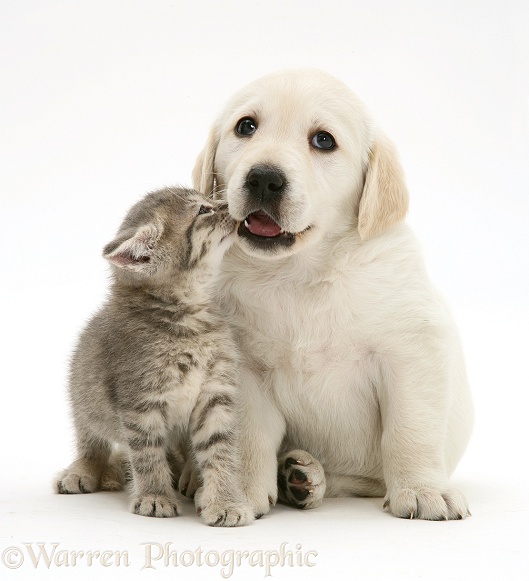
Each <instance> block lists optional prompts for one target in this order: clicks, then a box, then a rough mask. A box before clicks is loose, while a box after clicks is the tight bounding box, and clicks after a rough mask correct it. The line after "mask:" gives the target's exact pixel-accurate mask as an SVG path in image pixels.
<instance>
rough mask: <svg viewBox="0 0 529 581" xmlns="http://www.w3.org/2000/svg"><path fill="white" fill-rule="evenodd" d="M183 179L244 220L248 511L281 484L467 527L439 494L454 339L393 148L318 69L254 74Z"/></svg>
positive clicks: (448, 457) (459, 438)
mask: <svg viewBox="0 0 529 581" xmlns="http://www.w3.org/2000/svg"><path fill="white" fill-rule="evenodd" d="M193 178H194V187H195V188H197V189H199V190H201V191H203V192H206V194H212V193H213V194H215V195H216V196H217V197H222V198H225V199H226V200H227V201H228V205H229V211H230V213H231V215H232V216H233V217H234V218H235V219H237V220H238V221H240V225H239V227H238V239H237V243H236V244H235V245H234V246H233V247H232V248H231V249H230V251H228V253H227V255H226V257H225V260H224V266H223V271H222V275H221V280H220V283H219V290H218V296H219V301H220V303H221V305H222V308H223V310H224V312H225V314H226V316H227V317H228V318H229V320H230V321H231V322H232V323H233V325H234V327H235V331H236V333H237V338H238V343H239V346H240V348H241V350H242V353H243V359H244V369H243V379H242V387H243V392H244V397H245V407H244V426H243V428H244V449H243V463H244V466H245V476H244V486H245V489H246V491H247V494H248V497H249V499H250V501H251V502H252V504H253V506H254V509H255V511H256V512H257V513H259V514H263V513H266V512H268V511H269V505H270V503H272V504H273V503H275V502H276V500H277V498H278V488H279V498H280V500H283V501H285V502H289V503H291V504H293V505H295V506H298V507H301V508H311V507H315V506H317V505H318V504H320V503H321V501H322V498H323V497H324V496H328V497H336V496H349V495H359V496H385V502H384V507H387V508H388V509H389V510H390V511H391V512H392V513H393V514H394V515H395V516H398V517H403V518H422V519H430V520H444V519H460V518H464V517H465V516H467V515H468V514H469V511H468V507H467V502H466V500H465V498H464V496H463V494H462V493H461V492H459V491H458V490H456V489H454V488H453V487H452V486H451V485H450V483H449V475H450V473H451V472H452V471H453V470H454V468H455V466H456V464H457V462H458V461H459V459H460V458H461V455H462V454H463V451H464V449H465V447H466V444H467V441H468V439H469V436H470V432H471V426H472V417H473V412H472V403H471V397H470V391H469V387H468V383H467V378H466V373H465V366H464V360H463V355H462V352H461V347H460V342H459V339H458V335H457V331H456V328H455V326H454V323H453V321H452V319H451V316H450V314H449V312H448V310H447V308H446V306H445V304H444V302H443V300H442V299H441V297H440V296H439V295H438V294H437V292H436V290H435V289H434V287H433V286H432V284H431V283H430V281H429V279H428V276H427V274H426V271H425V267H424V264H423V260H422V257H421V254H420V251H419V249H418V245H417V242H416V240H415V238H414V237H413V235H412V233H411V232H410V230H409V228H408V227H407V226H406V225H405V224H404V223H403V220H404V217H405V215H406V212H407V208H408V192H407V189H406V185H405V182H404V177H403V172H402V169H401V166H400V164H399V161H398V158H397V155H396V152H395V149H394V148H393V145H392V144H391V143H390V142H389V141H388V139H386V137H385V136H384V135H383V134H382V133H381V132H380V131H379V130H378V128H377V127H376V125H375V124H374V122H373V121H372V120H371V118H370V116H369V114H368V113H367V111H366V109H365V108H364V106H363V105H362V103H361V102H360V101H359V100H358V98H357V97H356V96H355V95H354V94H353V93H352V92H351V91H350V90H349V89H348V88H347V87H346V86H345V85H343V84H342V83H341V82H339V81H337V80H336V79H334V78H333V77H331V76H329V75H327V74H325V73H323V72H320V71H314V70H299V71H284V72H279V73H275V74H272V75H269V76H266V77H264V78H261V79H259V80H257V81H255V82H253V83H252V84H250V85H249V86H247V87H246V88H244V89H242V90H241V91H240V92H238V93H237V94H236V95H235V96H234V97H233V99H232V100H231V101H230V102H229V104H228V105H227V107H226V109H225V110H224V112H223V113H222V114H221V115H220V117H219V119H218V120H217V121H216V122H215V123H214V124H213V127H212V129H211V133H210V135H209V138H208V140H207V143H206V146H205V148H204V150H203V151H202V153H201V154H200V156H199V158H198V160H197V164H196V167H195V169H194V172H193ZM278 458H279V472H278Z"/></svg>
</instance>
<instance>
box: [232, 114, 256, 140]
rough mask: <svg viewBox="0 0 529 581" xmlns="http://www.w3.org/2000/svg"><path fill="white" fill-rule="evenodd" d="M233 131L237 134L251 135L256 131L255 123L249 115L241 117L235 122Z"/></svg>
mask: <svg viewBox="0 0 529 581" xmlns="http://www.w3.org/2000/svg"><path fill="white" fill-rule="evenodd" d="M235 131H237V133H238V134H239V135H244V136H248V135H253V134H254V133H255V132H256V131H257V123H256V122H255V121H254V120H253V119H252V118H251V117H243V118H242V119H240V120H239V121H238V122H237V125H236V126H235Z"/></svg>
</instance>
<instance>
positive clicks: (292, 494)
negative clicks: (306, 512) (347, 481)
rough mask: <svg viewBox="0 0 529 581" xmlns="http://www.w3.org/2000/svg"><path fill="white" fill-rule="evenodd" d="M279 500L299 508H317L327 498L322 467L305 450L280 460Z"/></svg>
mask: <svg viewBox="0 0 529 581" xmlns="http://www.w3.org/2000/svg"><path fill="white" fill-rule="evenodd" d="M277 482H278V488H279V498H280V499H281V500H282V501H283V502H286V503H288V504H292V505H293V506H295V507H297V508H316V507H317V506H319V505H320V504H321V503H322V501H323V497H324V496H325V489H326V481H325V474H324V472H323V467H322V465H321V464H320V463H319V462H318V461H317V460H316V458H314V457H313V456H311V455H310V454H309V453H308V452H305V451H303V450H293V451H292V452H289V453H288V454H285V455H283V456H282V457H281V458H280V459H279V466H278V474H277Z"/></svg>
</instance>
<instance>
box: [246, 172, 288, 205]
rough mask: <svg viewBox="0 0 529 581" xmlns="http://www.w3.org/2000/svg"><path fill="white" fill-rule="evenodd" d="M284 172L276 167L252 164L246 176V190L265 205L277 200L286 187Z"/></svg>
mask: <svg viewBox="0 0 529 581" xmlns="http://www.w3.org/2000/svg"><path fill="white" fill-rule="evenodd" d="M286 183H287V180H286V177H285V174H284V173H283V172H282V171H281V170H280V169H279V168H277V167H274V166H270V165H254V166H253V167H252V168H251V169H250V171H249V172H248V175H247V176H246V184H245V187H246V190H247V191H248V193H249V195H250V197H251V198H253V199H254V200H255V201H258V202H260V204H263V205H266V204H270V203H273V202H277V201H279V199H280V198H281V196H282V195H283V193H284V191H285V187H286Z"/></svg>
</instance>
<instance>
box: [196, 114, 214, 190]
mask: <svg viewBox="0 0 529 581" xmlns="http://www.w3.org/2000/svg"><path fill="white" fill-rule="evenodd" d="M219 140H220V136H219V127H218V124H217V123H215V124H214V125H213V127H212V128H211V130H210V132H209V135H208V140H207V141H206V145H205V147H204V149H203V150H202V151H201V152H200V154H199V156H198V158H197V160H196V162H195V167H194V168H193V188H194V189H195V190H197V191H199V192H201V193H203V194H204V195H205V196H208V197H209V196H212V195H213V194H215V189H216V185H217V184H216V177H217V176H216V175H215V154H216V152H217V147H218V145H219Z"/></svg>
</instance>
